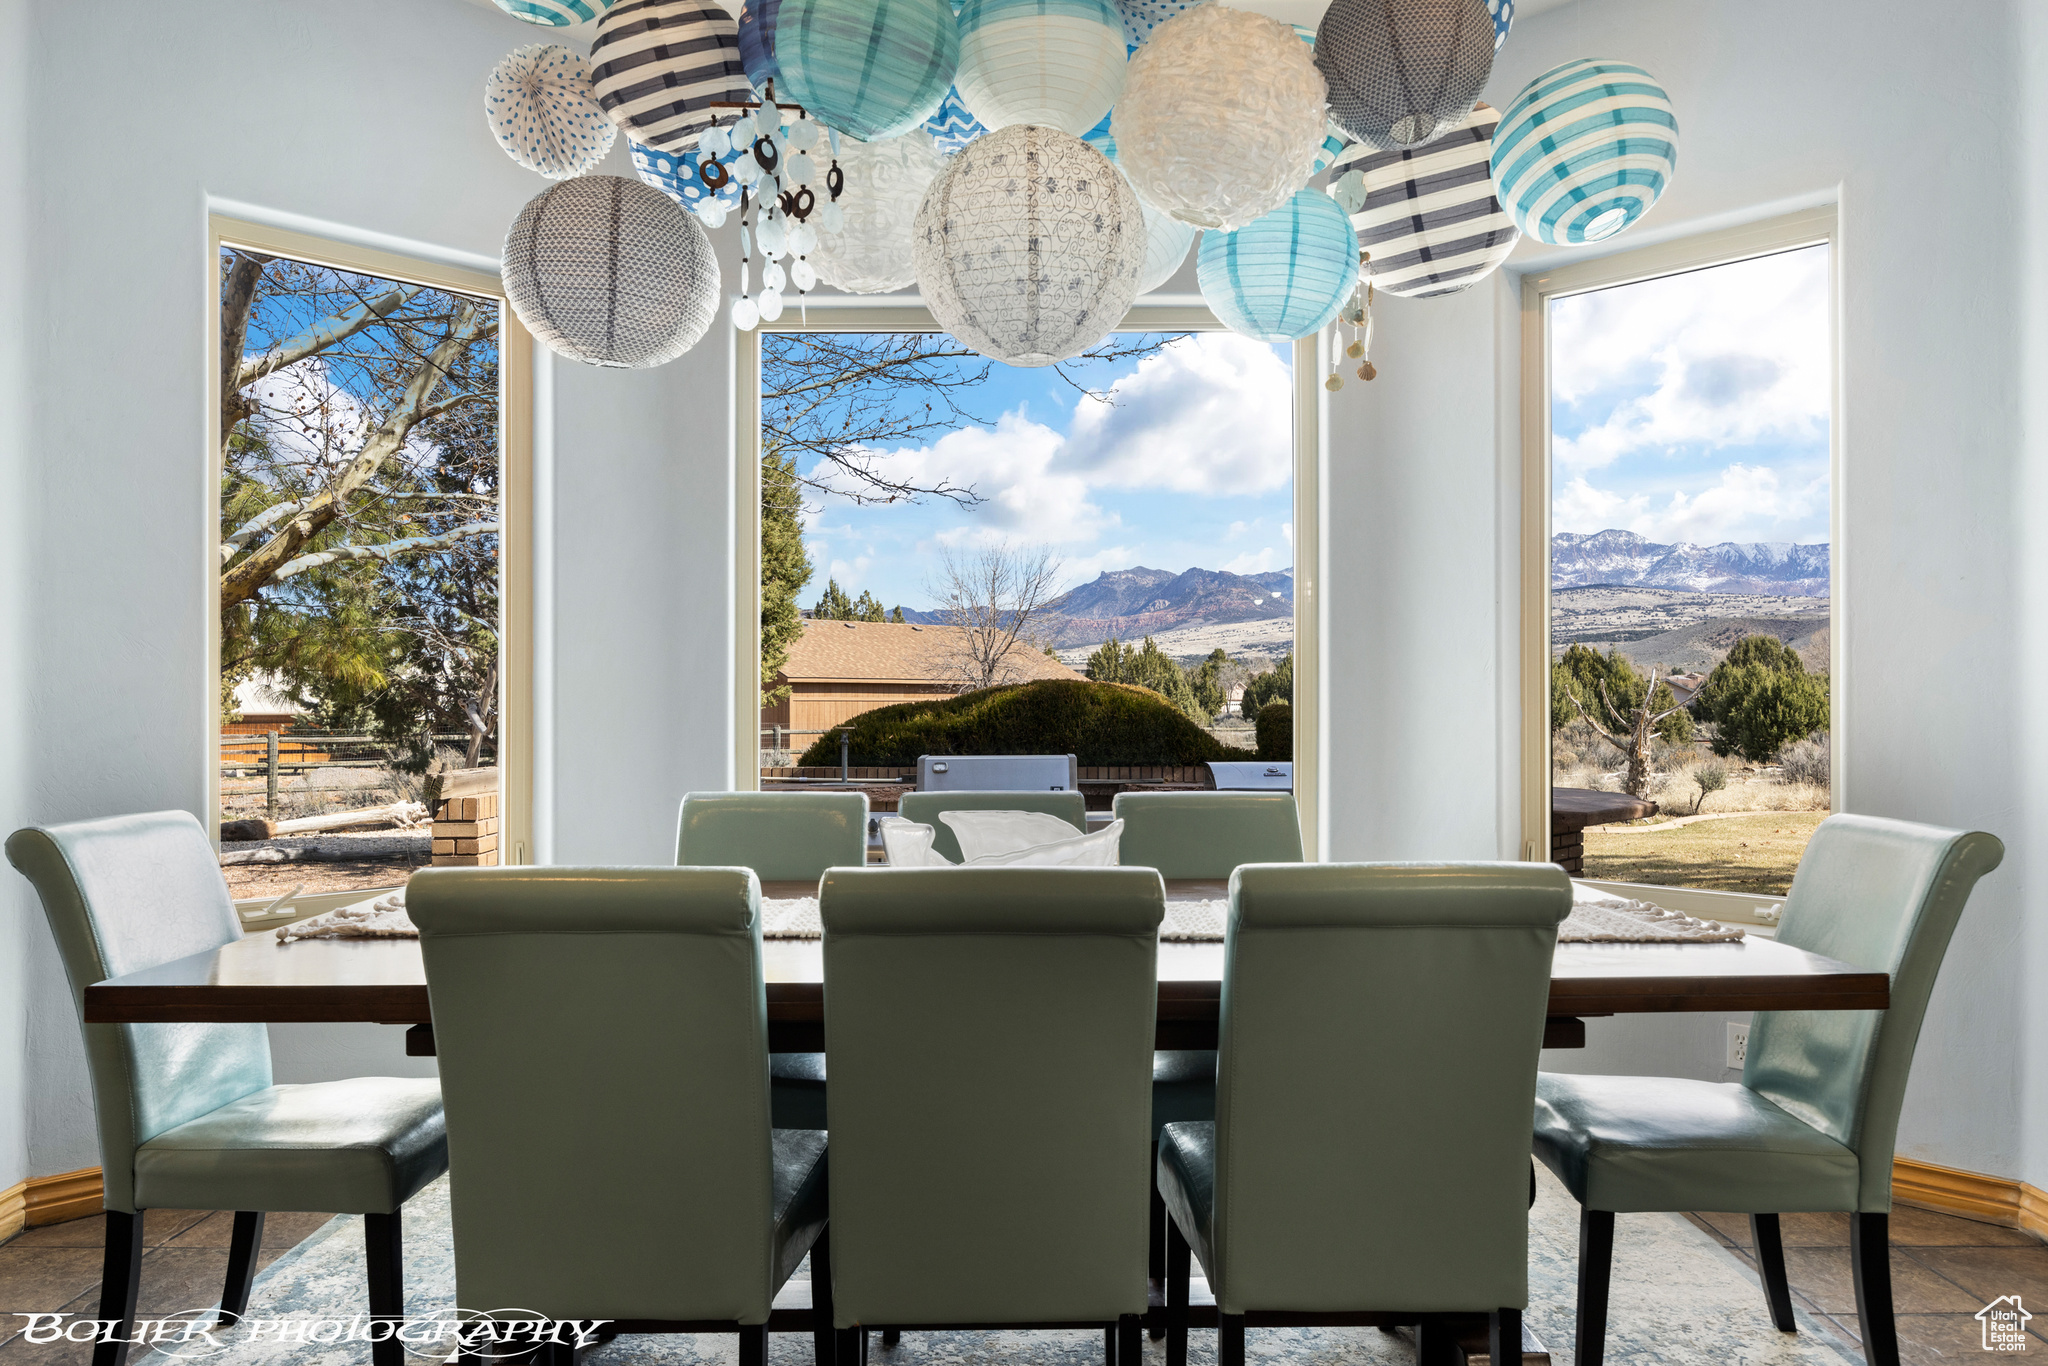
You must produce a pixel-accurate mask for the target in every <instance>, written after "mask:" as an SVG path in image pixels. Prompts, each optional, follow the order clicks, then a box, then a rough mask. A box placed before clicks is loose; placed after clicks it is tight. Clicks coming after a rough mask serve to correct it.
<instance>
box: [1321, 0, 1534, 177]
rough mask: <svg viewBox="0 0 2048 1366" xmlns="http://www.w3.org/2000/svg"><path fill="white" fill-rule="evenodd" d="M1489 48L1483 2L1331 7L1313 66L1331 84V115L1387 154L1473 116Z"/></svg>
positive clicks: (1339, 0)
mask: <svg viewBox="0 0 2048 1366" xmlns="http://www.w3.org/2000/svg"><path fill="white" fill-rule="evenodd" d="M1495 46H1496V44H1495V42H1494V24H1493V18H1492V16H1491V15H1489V14H1488V13H1487V12H1486V0H1332V3H1331V5H1330V8H1329V9H1328V10H1326V11H1325V12H1324V14H1323V21H1322V23H1321V25H1319V26H1318V27H1317V29H1316V66H1317V67H1318V68H1319V69H1320V70H1321V71H1322V73H1323V75H1324V76H1325V77H1326V78H1328V80H1329V83H1330V116H1331V117H1332V118H1334V119H1336V121H1337V122H1338V124H1339V125H1341V126H1342V127H1343V128H1344V130H1345V131H1346V132H1348V133H1350V134H1351V136H1353V137H1355V138H1357V139H1358V140H1359V141H1360V142H1362V143H1364V144H1365V145H1366V146H1368V147H1372V148H1376V149H1377V150H1379V151H1382V152H1393V151H1399V150H1400V149H1401V148H1403V147H1420V146H1421V145H1422V144H1424V143H1426V142H1429V141H1431V140H1432V139H1434V138H1436V137H1437V136H1438V135H1439V134H1441V133H1443V132H1444V131H1445V130H1446V129H1448V128H1450V127H1451V125H1453V124H1455V123H1457V122H1458V120H1460V119H1462V118H1464V117H1465V116H1466V115H1467V114H1469V113H1471V112H1472V105H1473V103H1474V102H1475V101H1476V100H1478V98H1479V92H1480V90H1481V89H1483V88H1484V87H1485V85H1486V78H1487V77H1488V76H1490V75H1492V74H1493V51H1494V48H1495Z"/></svg>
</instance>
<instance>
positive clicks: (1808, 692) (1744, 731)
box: [1693, 635, 1828, 764]
mask: <svg viewBox="0 0 2048 1366" xmlns="http://www.w3.org/2000/svg"><path fill="white" fill-rule="evenodd" d="M1693 708H1694V710H1695V711H1697V712H1698V713H1699V715H1700V716H1701V718H1702V719H1704V720H1708V721H1712V722H1713V723H1714V739H1713V748H1714V753H1716V754H1722V755H1728V754H1732V755H1735V756H1737V757H1739V758H1742V759H1746V760H1748V761H1749V762H1750V763H1753V764H1764V763H1769V762H1770V761H1771V759H1772V758H1774V757H1775V756H1776V755H1777V753H1778V751H1779V750H1780V749H1782V748H1783V747H1784V746H1785V745H1787V744H1789V743H1791V742H1792V741H1794V740H1800V739H1804V738H1805V737H1806V736H1808V735H1811V734H1812V733H1813V732H1815V731H1817V730H1826V729H1827V728H1828V681H1827V677H1826V676H1825V675H1823V674H1811V673H1808V672H1807V671H1806V665H1805V664H1804V663H1802V662H1801V660H1800V658H1799V655H1798V654H1797V653H1796V652H1795V651H1793V650H1792V649H1791V648H1790V647H1788V646H1787V645H1786V644H1785V643H1784V642H1783V641H1781V640H1779V639H1778V638H1777V637H1776V636H1768V635H1751V636H1744V637H1743V638H1742V639H1741V640H1738V641H1737V642H1735V645H1734V648H1732V649H1730V650H1729V651H1728V657H1727V658H1726V659H1724V660H1722V661H1721V662H1720V663H1719V664H1716V665H1715V666H1714V671H1713V672H1712V673H1711V674H1708V675H1707V681H1706V682H1705V683H1704V684H1703V685H1701V687H1700V691H1699V696H1698V697H1696V698H1695V699H1694V700H1693Z"/></svg>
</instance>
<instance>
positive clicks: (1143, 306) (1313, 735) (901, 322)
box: [731, 296, 1327, 862]
mask: <svg viewBox="0 0 2048 1366" xmlns="http://www.w3.org/2000/svg"><path fill="white" fill-rule="evenodd" d="M806 312H807V313H808V315H809V316H808V318H807V319H806V318H805V317H803V316H802V315H803V314H804V313H806ZM945 330H946V329H945V328H943V327H941V326H939V324H938V322H937V321H936V320H935V319H934V318H933V317H932V315H931V310H929V309H927V308H926V307H924V306H923V305H922V304H910V303H895V304H891V303H879V302H871V301H868V300H847V301H846V302H841V301H840V299H839V298H837V297H835V296H826V297H823V298H812V299H810V300H808V301H807V305H806V308H805V309H801V310H796V311H794V312H785V313H784V314H783V316H782V317H781V318H779V319H777V320H776V321H775V322H773V323H762V324H760V325H759V327H758V328H756V329H754V330H752V331H746V332H737V333H735V346H734V366H733V370H734V375H735V379H736V395H735V399H736V401H735V402H734V404H733V415H734V425H735V432H734V441H733V446H734V451H735V455H736V459H737V468H736V470H735V475H734V500H733V502H734V528H733V548H734V560H733V580H734V601H733V628H734V629H733V675H734V677H733V697H732V703H731V705H732V708H733V717H734V724H733V740H734V744H733V770H732V786H733V788H734V790H736V791H748V792H751V791H756V790H758V789H759V787H760V782H761V764H760V742H761V738H760V734H759V724H760V714H761V692H760V663H759V661H760V658H761V333H763V332H944V331H945ZM1114 330H1115V331H1117V332H1222V331H1226V330H1227V329H1226V328H1225V327H1224V325H1223V324H1222V323H1221V322H1220V321H1218V320H1217V318H1216V315H1215V314H1214V313H1212V312H1210V311H1209V309H1208V307H1207V306H1206V305H1203V304H1199V303H1177V302H1166V301H1162V302H1155V303H1139V304H1137V305H1134V306H1133V307H1132V308H1131V310H1130V312H1129V313H1127V314H1125V316H1124V320H1123V321H1122V322H1121V323H1119V324H1118V325H1117V326H1116V328H1115V329H1114ZM1325 350H1326V346H1325V344H1324V341H1323V334H1322V333H1320V332H1318V333H1316V334H1315V335H1312V336H1308V337H1304V338H1301V339H1300V340H1298V341H1296V342H1295V343H1294V344H1293V355H1292V356H1291V358H1290V361H1289V364H1290V368H1291V370H1292V377H1293V381H1294V402H1293V413H1294V472H1293V473H1294V801H1295V807H1296V810H1297V812H1298V815H1299V818H1300V821H1301V840H1302V855H1303V857H1304V858H1305V859H1307V860H1308V861H1310V862H1315V861H1317V860H1318V859H1319V858H1320V857H1321V855H1320V853H1319V852H1318V851H1319V850H1320V849H1322V848H1323V847H1324V846H1325V844H1326V843H1327V841H1326V839H1325V832H1324V829H1323V821H1324V815H1325V806H1324V803H1323V802H1322V800H1321V791H1322V769H1323V766H1322V764H1321V763H1320V762H1319V759H1320V755H1321V749H1322V745H1321V736H1322V726H1321V719H1322V710H1323V707H1322V701H1323V688H1322V634H1321V627H1320V623H1321V618H1322V599H1323V592H1322V536H1321V525H1322V523H1321V514H1322V497H1321V493H1322V483H1321V468H1322V445H1323V442H1322V433H1323V428H1324V423H1323V420H1322V413H1323V404H1324V402H1325V401H1326V399H1325V395H1324V392H1323V388H1322V373H1323V362H1324V351H1325Z"/></svg>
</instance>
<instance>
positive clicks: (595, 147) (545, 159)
mask: <svg viewBox="0 0 2048 1366" xmlns="http://www.w3.org/2000/svg"><path fill="white" fill-rule="evenodd" d="M484 118H485V119H486V120H488V121H489V123H490V125H491V136H493V137H495V138H496V139H497V140H498V145H499V146H500V147H502V148H504V149H505V153H506V155H507V156H510V157H511V158H512V159H513V160H514V161H516V162H518V163H519V164H520V165H521V166H524V167H525V168H526V169H527V170H529V171H538V172H540V173H541V174H542V175H544V176H546V177H547V178H548V179H550V180H567V179H568V178H569V177H570V176H578V175H582V174H583V173H584V172H585V171H594V170H596V169H597V163H599V162H600V161H603V160H604V157H605V153H607V152H609V151H611V149H612V140H613V139H614V138H616V137H618V135H619V130H618V129H617V127H615V126H614V125H613V123H612V121H611V120H610V119H609V118H607V117H606V116H605V112H604V110H602V109H600V108H598V107H597V100H596V99H595V98H593V97H592V94H591V89H590V63H588V62H586V61H584V60H583V59H582V58H581V57H579V56H577V55H576V54H575V53H573V52H571V51H570V50H569V49H568V48H566V47H557V46H551V45H549V44H546V43H536V44H534V45H533V46H532V47H522V48H520V49H519V50H518V51H517V52H514V53H512V54H511V55H510V56H508V57H506V58H505V60H504V61H502V62H499V63H498V65H497V67H496V69H494V70H493V71H492V72H491V78H490V79H489V80H488V81H486V82H484Z"/></svg>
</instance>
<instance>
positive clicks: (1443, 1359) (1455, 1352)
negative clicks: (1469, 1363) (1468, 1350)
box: [1415, 1319, 1491, 1366]
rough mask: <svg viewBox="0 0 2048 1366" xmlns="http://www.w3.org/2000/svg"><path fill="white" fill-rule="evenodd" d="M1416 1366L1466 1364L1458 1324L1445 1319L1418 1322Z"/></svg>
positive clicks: (1416, 1328) (1459, 1365) (1460, 1365)
mask: <svg viewBox="0 0 2048 1366" xmlns="http://www.w3.org/2000/svg"><path fill="white" fill-rule="evenodd" d="M1415 1366H1465V1352H1464V1349H1463V1348H1461V1347H1460V1346H1459V1345H1458V1326H1457V1325H1456V1324H1455V1323H1451V1322H1448V1321H1446V1320H1444V1319H1424V1320H1423V1321H1422V1322H1420V1323H1418V1324H1416V1325H1415ZM1488 1366H1491V1363H1488Z"/></svg>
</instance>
